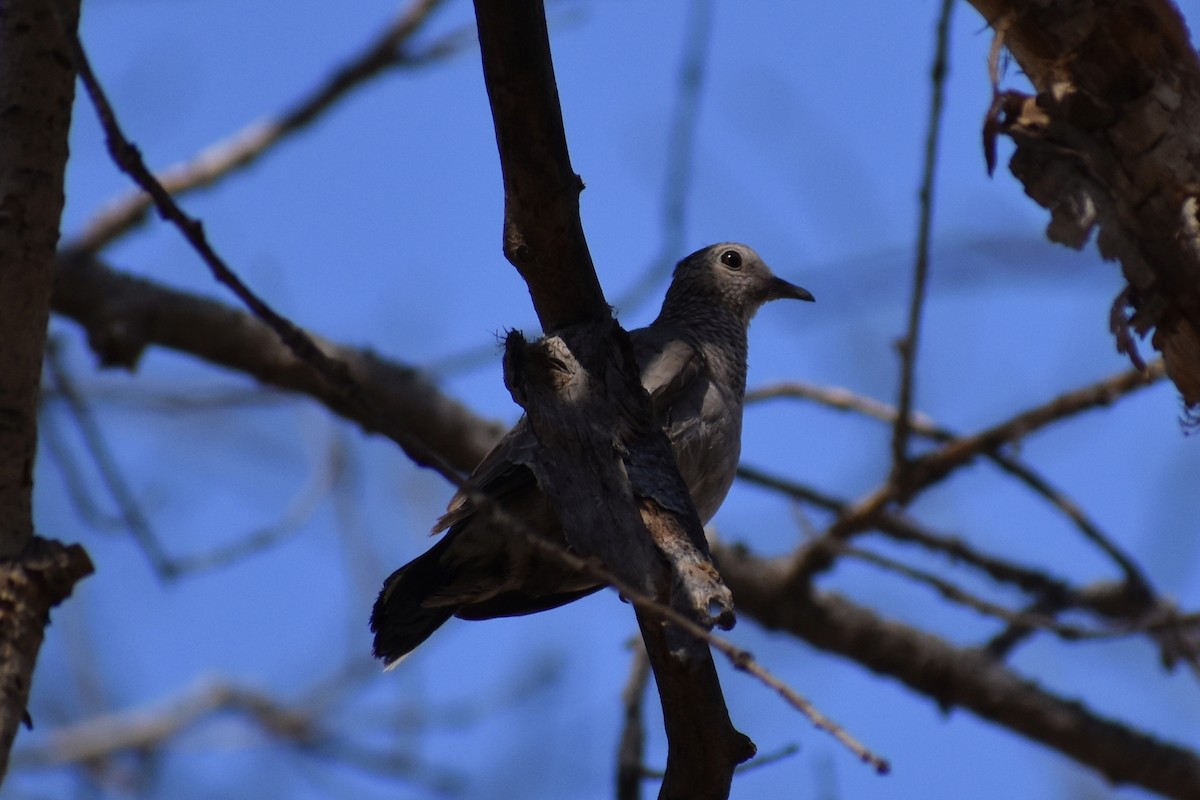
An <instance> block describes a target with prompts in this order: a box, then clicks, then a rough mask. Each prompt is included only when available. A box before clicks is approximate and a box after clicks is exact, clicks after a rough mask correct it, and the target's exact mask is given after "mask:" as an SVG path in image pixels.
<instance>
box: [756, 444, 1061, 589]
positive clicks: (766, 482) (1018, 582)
mask: <svg viewBox="0 0 1200 800" xmlns="http://www.w3.org/2000/svg"><path fill="white" fill-rule="evenodd" d="M738 477H739V478H741V479H743V480H747V481H750V482H751V483H754V484H756V485H758V486H764V487H766V488H768V489H774V490H775V491H778V492H782V493H783V494H786V495H788V496H789V497H792V498H795V499H797V500H803V501H805V502H809V503H812V504H813V505H816V506H818V507H820V508H824V509H826V510H828V511H831V512H833V513H835V514H838V515H842V514H846V513H849V511H848V510H849V508H850V506H851V504H850V503H849V502H848V501H846V500H843V499H841V498H838V497H834V496H832V495H827V494H824V493H822V492H818V491H816V490H814V489H812V488H810V487H808V486H804V485H802V484H798V483H795V482H794V481H789V480H787V479H786V478H781V477H779V476H776V475H772V474H770V473H768V472H765V471H763V470H760V469H757V468H755V467H751V466H748V465H745V464H743V465H742V466H740V467H739V468H738ZM875 527H876V528H877V529H878V530H880V531H883V532H884V533H886V534H888V535H889V536H891V537H892V538H894V539H897V540H899V541H904V542H911V543H913V544H916V545H919V546H921V547H924V548H925V549H927V550H930V551H932V552H938V553H944V554H945V555H946V556H947V557H948V558H950V559H951V560H952V561H954V562H961V563H965V564H968V565H970V566H972V567H974V568H976V569H978V570H980V571H981V572H983V573H984V574H986V575H987V576H988V577H990V578H991V579H992V580H994V581H996V582H998V583H1006V584H1011V585H1013V586H1016V587H1017V588H1019V589H1021V590H1022V591H1024V592H1027V593H1029V594H1033V595H1036V596H1038V597H1055V598H1059V597H1062V598H1065V597H1069V596H1070V595H1071V587H1070V586H1069V585H1067V584H1066V583H1064V582H1063V581H1061V580H1059V579H1057V578H1053V577H1051V576H1049V575H1047V574H1045V573H1044V572H1041V571H1040V570H1035V569H1029V568H1027V567H1022V566H1018V565H1016V564H1013V563H1011V562H1009V561H1006V560H1004V559H1000V558H996V557H995V556H990V555H987V554H986V553H981V552H979V551H978V550H976V549H975V548H973V547H971V546H970V545H968V544H967V543H966V542H964V541H962V540H961V539H958V538H955V537H951V536H943V535H939V534H936V533H933V532H931V531H929V530H927V529H925V528H923V527H922V526H920V525H919V524H917V522H916V521H914V520H912V519H909V518H908V517H906V516H903V515H901V514H897V513H894V512H890V511H884V512H882V513H881V514H879V515H878V517H876V519H875ZM818 541H819V540H818ZM812 546H813V547H823V543H814V545H812ZM823 549H826V550H828V549H829V548H827V547H826V548H823Z"/></svg>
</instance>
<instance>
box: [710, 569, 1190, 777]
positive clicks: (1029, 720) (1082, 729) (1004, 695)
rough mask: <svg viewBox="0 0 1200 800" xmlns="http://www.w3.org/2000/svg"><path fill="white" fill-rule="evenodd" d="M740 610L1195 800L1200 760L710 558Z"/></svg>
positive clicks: (947, 704) (838, 606)
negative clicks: (734, 595) (716, 565)
mask: <svg viewBox="0 0 1200 800" xmlns="http://www.w3.org/2000/svg"><path fill="white" fill-rule="evenodd" d="M714 553H715V555H716V557H717V561H718V563H719V564H720V566H721V572H722V574H723V575H724V576H725V578H726V581H727V582H728V583H729V585H730V587H731V588H732V589H733V591H734V593H735V594H736V595H737V598H738V608H739V609H740V610H741V611H743V612H744V613H748V614H750V615H752V616H754V617H755V618H756V619H758V620H759V621H760V622H762V624H764V625H765V626H766V627H768V628H771V629H780V630H785V631H788V632H789V633H791V634H793V635H795V636H798V637H800V638H802V639H804V640H805V641H807V642H809V643H810V644H812V645H813V646H815V647H819V648H821V649H823V650H828V651H830V652H833V653H837V654H840V655H843V656H845V657H847V658H850V659H853V660H854V661H856V662H858V663H860V664H862V665H864V666H866V667H868V668H869V669H871V670H873V671H875V672H877V673H880V674H883V675H888V676H890V677H893V678H896V679H897V680H900V681H901V682H903V683H904V684H905V685H907V686H908V687H909V688H910V689H912V690H914V691H916V692H918V693H920V694H923V695H925V696H927V697H929V698H930V699H932V700H934V701H935V702H936V703H937V704H938V706H939V707H941V708H943V709H950V708H953V707H955V706H961V707H963V708H966V709H968V710H970V711H972V712H973V713H975V714H976V715H978V716H980V717H982V718H984V719H988V720H991V721H992V722H995V723H996V724H998V725H1002V726H1004V727H1006V728H1008V729H1010V730H1013V731H1015V732H1017V733H1020V734H1022V735H1024V736H1026V737H1028V738H1030V739H1032V740H1034V741H1037V742H1041V743H1043V744H1045V745H1047V746H1048V747H1052V748H1054V749H1056V750H1059V751H1061V752H1062V753H1064V754H1066V755H1068V756H1070V757H1071V758H1074V759H1075V760H1077V761H1079V762H1080V763H1082V764H1086V765H1087V766H1089V767H1091V768H1092V769H1095V770H1096V771H1097V772H1099V773H1100V774H1102V775H1104V776H1105V777H1106V778H1108V780H1110V781H1112V782H1113V783H1117V784H1135V785H1138V786H1142V787H1145V788H1147V789H1150V790H1151V791H1154V792H1158V793H1160V794H1162V795H1164V796H1166V797H1172V798H1178V799H1179V800H1188V798H1194V797H1200V758H1198V757H1197V755H1196V754H1195V753H1193V752H1191V751H1189V750H1187V749H1185V748H1184V747H1181V746H1179V745H1176V744H1172V743H1170V742H1164V741H1161V740H1159V739H1156V738H1154V737H1153V736H1150V735H1149V734H1146V733H1142V732H1141V731H1138V730H1136V729H1134V728H1132V727H1130V726H1128V725H1126V724H1124V723H1121V722H1118V721H1115V720H1111V719H1106V718H1104V717H1102V716H1100V715H1098V714H1097V713H1095V712H1094V711H1092V710H1091V709H1090V708H1088V707H1087V706H1086V705H1084V704H1083V703H1080V702H1078V701H1074V700H1072V701H1068V700H1064V699H1062V698H1061V697H1058V696H1057V695H1054V694H1052V693H1050V692H1048V691H1046V690H1045V689H1042V688H1041V687H1039V686H1038V685H1037V684H1035V683H1034V682H1032V681H1030V680H1029V679H1027V678H1025V677H1023V676H1021V675H1020V674H1018V673H1016V672H1015V671H1013V670H1011V669H1009V668H1008V667H1007V666H1005V665H1004V664H1003V663H1002V662H999V661H995V660H993V659H990V658H988V657H987V655H986V654H985V653H983V652H982V651H980V650H977V649H973V648H956V647H953V646H951V645H950V644H948V643H947V642H945V641H944V640H942V639H940V638H938V637H936V636H933V635H931V634H928V633H924V632H923V631H920V630H917V629H915V628H912V627H910V626H908V625H905V624H903V623H900V622H896V621H892V620H885V619H883V618H881V617H879V616H878V615H876V614H875V613H874V612H872V611H870V610H868V609H866V608H863V607H861V606H859V605H857V604H855V603H853V602H851V601H850V600H848V599H846V598H844V597H842V596H840V595H837V594H834V593H832V592H816V591H813V590H811V588H807V589H802V590H800V591H796V590H795V587H794V585H793V583H792V581H791V575H790V564H789V562H788V561H787V560H786V559H784V560H775V561H767V560H764V559H761V558H758V557H756V556H754V555H752V554H751V553H749V552H748V551H746V550H745V549H744V548H733V547H719V548H714Z"/></svg>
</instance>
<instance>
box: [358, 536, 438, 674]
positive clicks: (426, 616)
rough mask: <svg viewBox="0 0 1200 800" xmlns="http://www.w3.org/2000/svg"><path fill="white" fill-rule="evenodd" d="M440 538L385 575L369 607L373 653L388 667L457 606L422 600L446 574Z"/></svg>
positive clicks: (420, 640) (418, 642) (434, 590)
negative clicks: (435, 603) (371, 605)
mask: <svg viewBox="0 0 1200 800" xmlns="http://www.w3.org/2000/svg"><path fill="white" fill-rule="evenodd" d="M444 542H446V539H443V540H442V541H440V542H438V544H437V545H435V546H434V547H433V548H432V549H430V550H429V552H427V553H425V554H424V555H421V556H418V557H417V558H415V559H413V560H412V561H410V562H408V563H407V564H405V565H404V566H403V567H401V568H400V569H398V570H396V571H395V572H393V573H392V574H391V575H390V576H388V579H387V580H386V581H384V582H383V589H382V590H380V592H379V597H378V599H376V600H375V608H374V609H373V610H372V611H371V630H372V631H373V632H374V634H375V657H376V658H380V659H383V661H384V662H385V663H386V664H387V667H388V668H389V669H390V668H391V667H394V666H395V665H396V664H397V663H399V661H400V659H402V658H404V656H406V655H408V654H409V653H410V652H412V650H413V649H414V648H415V647H416V646H417V645H419V644H421V642H423V641H425V640H426V639H428V638H429V636H430V635H431V634H432V633H433V632H434V631H436V630H437V629H438V628H440V627H441V626H442V624H443V623H444V622H445V621H446V620H448V619H450V617H451V616H452V615H453V614H454V612H455V611H456V610H458V609H457V606H455V605H432V606H431V605H427V604H426V601H427V599H428V598H429V597H430V596H431V595H434V594H436V593H437V592H438V590H439V589H441V588H442V587H443V586H444V585H445V583H446V581H447V580H448V578H449V576H448V575H447V573H446V570H445V568H444V567H443V566H442V563H441V555H442V550H443V549H444V547H442V545H443V543H444Z"/></svg>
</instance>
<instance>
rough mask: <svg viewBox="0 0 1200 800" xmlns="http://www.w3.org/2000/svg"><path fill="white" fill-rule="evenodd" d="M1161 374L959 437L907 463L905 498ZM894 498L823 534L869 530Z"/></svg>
mask: <svg viewBox="0 0 1200 800" xmlns="http://www.w3.org/2000/svg"><path fill="white" fill-rule="evenodd" d="M1161 374H1162V373H1161V367H1160V369H1159V370H1155V368H1154V366H1151V367H1150V374H1149V375H1145V374H1143V373H1142V372H1140V371H1138V370H1129V371H1126V372H1120V373H1117V374H1116V375H1113V376H1111V377H1109V378H1106V379H1104V380H1102V381H1099V382H1098V383H1094V384H1092V385H1090V386H1085V387H1084V388H1082V389H1076V390H1075V391H1072V392H1067V393H1066V394H1063V395H1060V396H1058V397H1056V398H1054V399H1053V400H1050V401H1048V402H1046V403H1044V404H1042V405H1040V406H1035V407H1034V408H1031V409H1029V410H1027V411H1024V412H1022V413H1020V414H1017V415H1016V416H1015V417H1012V418H1011V419H1009V420H1007V421H1005V422H1002V423H1000V424H998V425H993V426H992V427H990V428H986V429H984V430H982V431H980V432H979V433H976V434H972V435H969V436H963V437H959V438H958V439H955V440H954V441H952V442H948V443H947V444H945V445H943V446H942V447H940V448H938V449H937V450H934V451H933V452H932V453H928V454H926V455H924V456H921V457H920V458H917V459H914V460H912V461H910V462H909V463H910V471H909V473H908V475H907V478H906V481H907V483H908V485H907V487H906V488H907V489H908V491H909V492H910V493H916V492H917V491H920V490H922V489H924V488H927V487H929V486H932V485H933V484H935V483H937V482H938V481H940V480H942V479H943V478H945V477H946V476H947V475H949V474H950V473H951V472H953V471H954V470H956V469H958V468H959V467H961V466H963V465H965V464H968V463H970V462H971V461H972V460H973V459H974V458H975V457H977V456H979V455H981V454H982V453H985V452H987V451H989V450H994V449H995V448H997V447H999V446H1000V445H1001V444H1005V443H1007V442H1012V441H1016V440H1017V439H1020V438H1022V437H1025V436H1028V435H1029V434H1031V433H1033V432H1035V431H1037V430H1038V429H1040V428H1043V427H1045V426H1047V425H1050V424H1051V423H1054V422H1057V421H1058V420H1061V419H1064V418H1066V417H1070V416H1072V415H1074V414H1078V413H1080V412H1081V411H1086V410H1088V409H1092V408H1097V407H1100V406H1107V405H1111V404H1112V403H1114V402H1115V401H1116V400H1117V399H1118V398H1120V397H1123V396H1124V395H1126V394H1129V393H1131V392H1134V391H1137V390H1138V389H1143V388H1145V387H1146V386H1148V385H1150V384H1151V383H1152V382H1153V381H1155V380H1156V379H1157V378H1159V377H1161ZM898 496H899V490H898V487H897V486H896V485H895V483H894V482H892V481H889V482H887V483H884V484H883V485H882V486H879V487H878V488H876V489H874V490H873V491H871V492H870V493H869V494H867V495H866V497H864V498H863V499H861V500H859V501H858V502H856V503H855V504H854V505H853V506H852V507H851V508H849V509H848V510H847V511H846V512H845V513H844V514H841V515H839V516H838V518H837V520H835V521H834V523H833V525H831V526H830V528H829V530H828V531H827V535H828V536H829V537H830V538H833V539H841V538H845V537H847V536H851V535H853V534H855V533H857V532H859V531H862V530H865V529H866V528H869V527H870V526H871V525H872V524H874V520H875V519H876V518H877V517H878V515H879V513H880V512H881V511H883V510H884V509H885V508H886V507H887V506H888V505H889V504H891V503H893V502H895V501H896V500H897V498H898ZM814 566H816V565H813V564H805V563H798V565H797V580H798V581H801V582H803V581H805V580H806V576H805V574H804V573H807V572H808V571H809V570H810V569H812V568H813V567H814ZM821 566H824V564H822V565H821Z"/></svg>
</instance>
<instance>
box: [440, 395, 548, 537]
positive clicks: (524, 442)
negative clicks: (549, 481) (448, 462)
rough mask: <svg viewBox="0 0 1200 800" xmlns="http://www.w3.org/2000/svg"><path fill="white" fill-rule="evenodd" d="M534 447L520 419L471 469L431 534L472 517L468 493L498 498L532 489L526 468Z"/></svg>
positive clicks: (473, 508)
mask: <svg viewBox="0 0 1200 800" xmlns="http://www.w3.org/2000/svg"><path fill="white" fill-rule="evenodd" d="M537 446H538V443H537V437H535V436H534V435H533V431H532V430H531V429H530V428H529V422H528V420H526V419H525V417H521V419H520V420H519V421H518V422H517V424H516V425H514V426H513V427H512V430H510V431H509V432H508V433H506V434H505V435H504V438H503V439H501V440H500V441H499V442H498V443H497V444H496V446H495V447H493V448H492V449H491V452H489V453H488V454H487V455H486V456H484V457H483V460H482V461H480V462H479V466H477V467H475V471H474V472H472V473H471V477H470V478H468V479H467V487H464V488H463V489H459V490H458V491H457V492H456V493H455V495H454V497H452V498H450V504H449V505H448V506H447V507H446V513H445V514H443V515H442V516H441V517H439V518H438V521H437V522H436V523H435V524H434V526H433V533H438V532H440V531H444V530H446V529H447V528H449V527H451V526H452V525H456V524H458V523H459V522H462V521H463V520H465V519H467V518H468V517H469V516H471V515H472V514H474V513H475V504H474V503H472V502H471V497H470V492H471V491H480V492H484V493H485V494H487V495H488V496H489V497H495V498H501V497H504V496H505V495H508V494H511V493H512V492H515V491H518V490H520V489H523V488H526V487H529V486H534V485H536V481H535V480H534V477H533V472H531V471H530V469H529V467H528V466H527V465H528V464H529V463H530V462H531V461H532V460H533V452H534V449H535V448H536V447H537Z"/></svg>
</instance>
